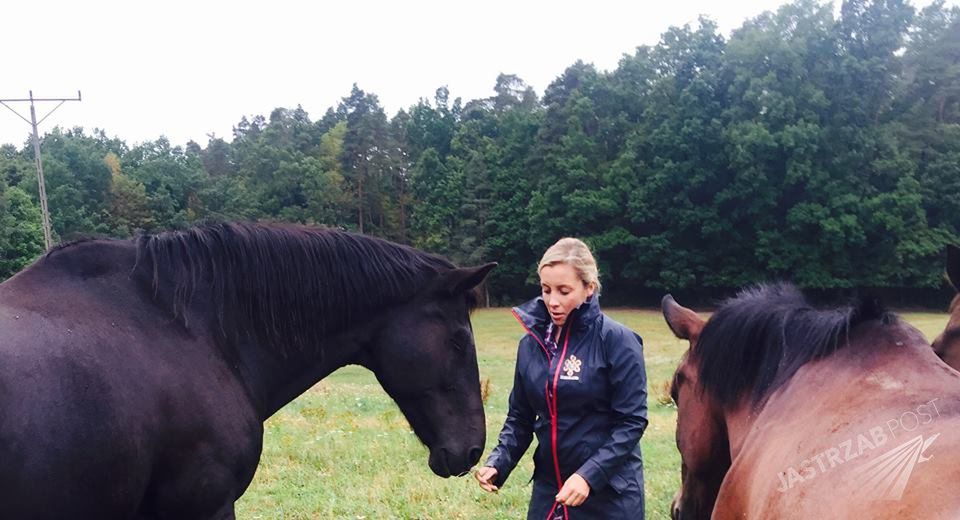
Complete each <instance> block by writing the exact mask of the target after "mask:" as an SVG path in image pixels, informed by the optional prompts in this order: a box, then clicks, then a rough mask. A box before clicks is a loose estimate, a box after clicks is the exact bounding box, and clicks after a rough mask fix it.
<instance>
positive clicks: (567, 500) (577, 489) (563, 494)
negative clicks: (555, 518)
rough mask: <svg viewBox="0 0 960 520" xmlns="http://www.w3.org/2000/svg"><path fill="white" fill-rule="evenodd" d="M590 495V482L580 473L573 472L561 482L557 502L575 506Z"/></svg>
mask: <svg viewBox="0 0 960 520" xmlns="http://www.w3.org/2000/svg"><path fill="white" fill-rule="evenodd" d="M588 496H590V484H587V481H586V480H584V479H583V477H581V476H580V475H577V474H576V473H574V474H573V475H570V478H568V479H567V481H566V482H564V483H563V487H562V488H560V492H559V493H557V502H560V503H561V504H563V505H565V506H570V507H577V506H579V505H580V504H582V503H583V501H584V500H586V499H587V497H588Z"/></svg>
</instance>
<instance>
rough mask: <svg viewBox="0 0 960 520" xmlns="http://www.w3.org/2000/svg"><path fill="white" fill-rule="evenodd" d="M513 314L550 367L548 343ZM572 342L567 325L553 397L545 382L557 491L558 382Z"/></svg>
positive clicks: (558, 487) (566, 515) (558, 457)
mask: <svg viewBox="0 0 960 520" xmlns="http://www.w3.org/2000/svg"><path fill="white" fill-rule="evenodd" d="M511 312H512V313H513V316H514V317H515V318H516V319H517V321H519V322H520V325H521V326H522V327H523V328H524V330H526V331H527V334H530V335H531V336H533V339H535V340H536V341H537V343H538V344H539V345H540V348H541V349H543V353H544V354H545V355H546V356H547V366H548V367H549V363H550V361H549V360H550V353H549V351H548V350H547V347H546V345H544V344H543V341H541V340H540V337H539V336H537V335H536V334H534V333H533V332H532V331H531V330H530V328H529V327H527V324H526V323H524V322H523V320H522V319H520V315H519V314H517V311H515V310H512V311H511ZM560 332H561V334H563V328H562V327H561V329H560ZM569 344H570V327H567V336H566V337H565V338H564V340H563V351H562V352H561V353H560V357H559V358H558V359H557V368H556V370H555V371H554V373H553V399H551V398H550V379H549V378H547V381H546V382H545V383H544V389H543V390H544V396H545V397H546V400H547V411H548V412H549V413H550V440H551V441H552V442H551V444H552V446H551V448H552V451H553V453H551V455H553V469H554V471H555V472H556V476H557V492H558V493H559V492H560V490H561V489H562V486H563V482H561V477H560V456H559V455H558V454H557V416H558V415H559V412H558V410H557V383H558V382H559V381H560V369H561V368H562V367H563V358H565V357H567V346H568V345H569ZM557 506H560V503H559V502H556V501H555V502H554V503H553V507H551V508H550V512H549V513H547V520H551V519H552V518H553V513H554V512H555V511H556V510H557ZM561 507H563V517H564V518H568V514H569V513H568V512H567V506H565V505H563V506H561Z"/></svg>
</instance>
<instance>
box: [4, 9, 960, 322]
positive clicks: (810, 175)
mask: <svg viewBox="0 0 960 520" xmlns="http://www.w3.org/2000/svg"><path fill="white" fill-rule="evenodd" d="M625 51H627V50H625ZM491 84H492V86H493V90H492V95H491V96H490V97H488V98H483V99H472V100H463V99H460V98H451V95H450V92H449V90H448V89H447V88H446V87H444V86H440V87H439V88H437V90H436V92H435V95H434V96H433V98H432V99H421V100H419V102H417V103H416V104H415V105H412V106H409V107H408V108H405V109H402V110H399V111H398V112H397V113H395V114H393V115H388V114H387V113H386V111H385V109H384V108H383V107H382V106H381V104H380V102H379V100H378V98H377V95H376V94H375V93H372V92H366V91H364V90H362V89H361V88H360V86H357V85H354V87H353V89H352V90H351V91H350V92H349V93H347V94H346V96H344V97H343V98H342V99H341V100H340V101H339V102H338V103H336V105H335V106H331V107H330V108H329V109H328V110H327V111H326V112H325V113H323V114H314V115H312V116H311V115H310V114H308V113H307V112H306V111H305V110H304V109H303V108H302V107H300V106H297V107H286V108H276V109H274V110H273V111H272V112H271V113H270V114H268V115H257V116H252V117H241V118H240V119H239V121H238V122H237V123H236V124H235V125H234V127H233V132H232V135H231V136H228V137H226V136H211V137H210V139H209V140H208V142H207V143H206V145H201V144H199V143H196V142H193V141H191V142H188V143H186V144H183V145H180V144H176V143H171V142H169V140H168V139H166V138H164V137H159V138H158V139H156V140H155V141H148V142H142V143H133V144H128V143H126V142H125V141H123V140H122V139H120V138H118V137H111V136H109V134H108V131H107V129H93V130H89V129H83V128H79V127H78V128H70V129H65V128H54V129H53V130H51V131H50V132H49V133H47V134H46V135H45V136H44V137H43V146H42V160H43V167H44V174H45V177H46V191H47V195H48V200H49V207H50V212H51V219H52V222H53V228H54V235H55V237H56V240H58V241H68V240H72V239H76V238H79V237H85V236H104V237H130V236H134V235H136V234H138V233H154V232H159V231H163V230H170V229H178V228H183V227H186V226H189V225H192V224H194V223H196V222H202V221H217V220H238V219H240V220H255V221H283V222H301V223H307V224H317V225H324V226H330V227H336V228H340V229H345V230H350V231H355V232H360V233H366V234H371V235H375V236H379V237H383V238H386V239H389V240H393V241H397V242H401V243H406V244H410V245H412V246H415V247H418V248H421V249H424V250H427V251H431V252H434V253H438V254H441V255H444V256H446V257H448V258H450V259H451V260H453V261H454V262H456V263H458V264H461V265H467V264H478V263H481V262H486V261H497V262H499V264H500V265H499V267H498V268H497V269H496V270H495V271H494V273H493V275H492V276H491V278H490V280H489V283H488V287H487V292H488V302H487V303H492V304H502V303H512V302H516V301H517V300H518V299H521V298H524V297H529V296H530V295H532V294H535V291H536V289H535V288H534V285H535V284H534V280H535V278H534V275H535V273H534V270H535V265H536V262H537V260H538V258H539V254H540V253H541V252H542V251H543V250H544V249H545V248H546V247H547V246H549V245H550V244H552V243H553V242H554V241H555V240H557V239H558V238H560V237H562V236H577V237H580V238H583V239H584V240H586V241H587V242H588V243H589V244H590V245H591V247H592V248H593V249H594V250H595V252H596V254H597V256H598V259H599V262H600V269H601V277H602V280H603V283H604V285H605V286H606V287H607V289H605V297H606V296H609V297H610V298H612V299H613V301H615V302H618V303H620V304H628V305H631V304H640V303H641V300H643V298H644V297H645V296H644V295H647V294H654V293H656V294H662V293H663V292H664V291H688V292H692V293H712V292H717V291H720V292H722V291H724V290H728V289H729V288H735V287H739V286H742V285H744V284H747V283H751V282H757V281H763V280H772V279H785V280H791V281H793V282H795V283H797V284H798V285H800V286H801V287H805V288H810V289H815V290H826V291H844V290H851V289H856V288H879V289H886V290H898V289H911V290H930V291H935V290H937V289H939V288H941V287H942V286H943V284H944V281H943V276H942V272H943V267H942V256H941V255H942V251H943V248H944V246H945V245H946V244H948V243H951V242H957V241H958V237H960V9H958V8H957V7H950V6H946V5H945V4H944V3H943V2H942V1H939V2H934V3H933V4H931V5H929V6H927V7H925V8H923V9H915V8H914V7H913V6H911V5H910V4H909V3H906V2H903V1H901V0H847V1H844V2H843V3H842V6H841V7H840V9H839V12H838V13H836V14H835V11H834V7H833V6H832V5H829V4H826V5H822V4H820V3H817V2H814V1H810V0H797V1H795V2H794V3H791V4H787V5H784V6H783V7H781V8H780V9H778V10H777V11H776V12H768V13H763V14H760V15H758V16H756V17H754V18H752V19H750V20H748V21H746V22H745V23H744V24H743V25H742V26H741V27H739V28H738V29H736V30H734V31H732V32H731V34H730V35H729V36H724V35H723V34H721V33H720V31H719V30H718V27H717V25H716V24H715V23H714V22H713V21H711V20H709V19H706V18H701V19H700V20H699V22H698V23H697V24H692V25H687V26H682V27H673V28H671V29H669V30H668V31H667V32H665V33H664V34H663V35H662V37H661V39H660V41H659V42H658V43H657V44H656V45H653V46H641V47H638V48H636V49H634V50H632V51H629V52H627V53H626V54H624V55H623V56H622V58H621V59H620V61H619V64H618V66H617V67H616V68H615V69H613V70H609V71H602V70H597V68H596V67H594V66H593V65H591V64H589V63H583V62H580V61H578V62H576V63H573V64H571V65H570V66H569V67H567V69H566V70H563V71H559V75H558V76H557V77H556V78H555V79H554V81H553V82H552V83H551V84H550V85H549V86H546V88H545V90H544V91H543V94H542V96H539V95H538V94H537V92H536V90H535V89H534V88H533V87H532V86H530V85H527V84H526V83H525V82H524V80H523V79H522V78H520V77H518V76H516V75H512V74H506V73H504V74H500V75H499V76H498V77H496V78H491ZM157 134H158V135H162V134H163V129H159V128H158V129H157ZM37 191H38V190H37V180H36V172H35V169H34V156H33V147H32V146H31V145H30V142H29V141H27V140H25V141H24V143H21V144H20V145H19V146H18V145H13V144H6V145H3V146H2V147H0V279H4V278H6V277H9V276H11V275H12V274H14V273H16V272H17V271H18V270H20V269H21V268H23V267H24V266H25V265H27V264H29V263H30V262H32V261H33V260H35V259H36V258H37V257H38V256H39V255H40V254H42V252H43V233H42V229H41V218H40V209H39V203H38V199H37Z"/></svg>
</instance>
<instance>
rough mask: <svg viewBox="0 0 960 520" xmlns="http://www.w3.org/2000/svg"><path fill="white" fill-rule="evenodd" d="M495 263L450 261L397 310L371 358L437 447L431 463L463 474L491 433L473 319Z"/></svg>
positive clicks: (440, 471) (423, 436)
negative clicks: (455, 265) (453, 264)
mask: <svg viewBox="0 0 960 520" xmlns="http://www.w3.org/2000/svg"><path fill="white" fill-rule="evenodd" d="M495 266H496V264H487V265H484V266H481V267H474V268H462V269H451V270H449V271H445V272H443V273H441V274H439V275H438V276H437V278H436V279H435V280H434V281H433V282H432V283H431V284H429V285H428V286H427V287H425V288H424V289H423V290H421V291H420V293H419V294H418V295H417V297H415V298H414V299H413V300H412V301H410V302H408V303H406V304H405V305H403V306H401V307H398V308H396V309H395V310H393V311H392V312H391V313H390V314H389V316H387V317H386V321H385V323H384V324H383V325H382V326H381V327H379V331H378V333H377V334H376V336H375V338H374V339H373V344H372V345H371V346H370V348H369V350H368V354H367V359H366V360H365V361H364V364H365V365H367V367H368V368H369V369H370V370H372V371H373V372H374V374H376V376H377V379H378V380H379V381H380V384H381V385H382V386H383V388H384V389H385V390H386V391H387V393H388V394H390V396H391V397H392V398H393V399H394V400H395V401H396V402H397V404H398V405H399V406H400V410H401V411H402V412H403V414H404V415H405V416H406V418H407V420H408V421H409V422H410V425H411V426H412V427H413V431H414V432H415V433H416V435H417V437H419V438H420V440H421V441H422V442H423V443H424V444H425V445H426V446H427V448H429V449H430V460H429V464H430V469H432V470H433V472H434V473H436V474H437V475H439V476H441V477H449V476H451V475H462V474H464V473H466V472H467V471H468V470H469V469H470V468H471V467H472V466H473V465H474V464H476V462H477V461H478V460H479V459H480V455H481V453H482V452H483V446H484V442H485V439H486V423H485V421H484V414H483V402H482V401H481V398H480V374H479V370H478V368H477V349H476V346H475V345H474V340H473V330H472V328H471V326H470V315H469V314H470V309H471V308H472V307H473V306H474V305H475V304H476V296H475V295H474V291H473V289H474V288H475V287H476V286H477V285H478V284H479V283H480V282H482V281H483V279H484V278H485V277H486V276H487V273H489V272H490V270H491V269H493V267H495Z"/></svg>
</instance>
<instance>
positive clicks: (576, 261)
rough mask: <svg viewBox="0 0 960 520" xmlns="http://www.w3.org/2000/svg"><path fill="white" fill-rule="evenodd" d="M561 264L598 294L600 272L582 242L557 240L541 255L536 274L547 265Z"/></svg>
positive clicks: (571, 239) (567, 239)
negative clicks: (568, 267) (569, 267)
mask: <svg viewBox="0 0 960 520" xmlns="http://www.w3.org/2000/svg"><path fill="white" fill-rule="evenodd" d="M561 263H563V264H567V265H569V266H571V267H573V269H574V270H575V271H576V272H577V276H579V277H580V279H581V280H582V281H583V283H584V285H587V286H589V285H590V284H593V287H594V290H596V291H597V292H600V272H599V270H598V269H597V260H596V259H595V258H593V253H591V252H590V248H589V247H588V246H587V244H584V243H583V241H582V240H580V239H578V238H571V237H566V238H561V239H560V240H558V241H557V243H556V244H553V245H552V246H550V247H549V248H548V249H547V251H546V252H545V253H543V258H541V259H540V265H538V266H537V272H538V273H539V272H540V271H541V270H542V269H543V268H544V267H546V266H548V265H554V264H561Z"/></svg>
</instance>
